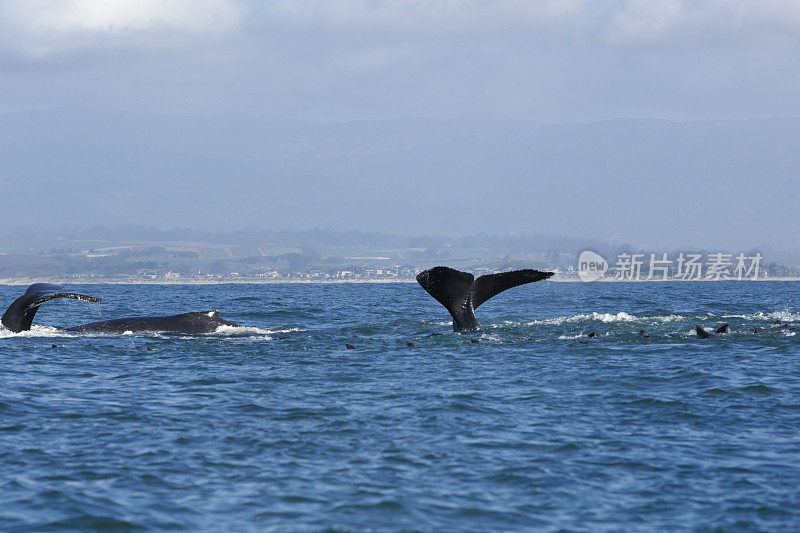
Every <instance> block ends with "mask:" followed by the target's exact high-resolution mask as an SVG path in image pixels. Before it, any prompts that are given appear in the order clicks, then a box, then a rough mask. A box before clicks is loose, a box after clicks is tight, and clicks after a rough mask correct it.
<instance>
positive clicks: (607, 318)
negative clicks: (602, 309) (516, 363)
mask: <svg viewBox="0 0 800 533" xmlns="http://www.w3.org/2000/svg"><path fill="white" fill-rule="evenodd" d="M683 320H687V317H685V316H683V315H654V316H641V317H640V316H636V315H632V314H630V313H627V312H625V311H620V312H619V313H588V314H580V315H573V316H562V317H555V318H546V319H543V320H533V321H531V322H525V323H523V324H522V325H525V326H536V325H543V324H547V325H561V324H574V323H579V322H606V323H612V322H665V323H666V322H680V321H683Z"/></svg>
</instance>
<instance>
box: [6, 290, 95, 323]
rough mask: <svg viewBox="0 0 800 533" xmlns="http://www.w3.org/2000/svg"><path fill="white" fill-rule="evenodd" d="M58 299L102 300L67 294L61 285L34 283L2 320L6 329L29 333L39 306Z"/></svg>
mask: <svg viewBox="0 0 800 533" xmlns="http://www.w3.org/2000/svg"><path fill="white" fill-rule="evenodd" d="M57 298H72V299H73V300H81V301H84V302H95V303H96V302H99V301H100V298H95V297H94V296H87V295H85V294H78V293H75V292H67V291H65V290H64V288H63V287H61V286H60V285H53V284H51V283H34V284H33V285H31V286H30V287H28V290H26V291H25V294H23V295H22V296H20V297H19V298H17V299H16V300H14V302H13V303H12V304H11V305H10V306H9V307H8V309H6V312H5V313H3V317H2V319H0V320H2V323H3V325H4V326H5V327H7V328H8V329H10V330H11V331H13V332H14V333H19V332H20V331H27V330H29V329H31V323H32V322H33V317H34V315H36V311H38V310H39V306H40V305H42V304H43V303H45V302H49V301H50V300H55V299H57Z"/></svg>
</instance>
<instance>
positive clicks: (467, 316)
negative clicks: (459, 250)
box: [417, 266, 553, 331]
mask: <svg viewBox="0 0 800 533" xmlns="http://www.w3.org/2000/svg"><path fill="white" fill-rule="evenodd" d="M552 275H553V272H540V271H538V270H531V269H528V270H515V271H513V272H502V273H499V274H487V275H485V276H480V277H479V278H478V279H475V277H474V276H473V275H472V274H470V273H468V272H461V271H459V270H455V269H453V268H449V267H443V266H437V267H434V268H431V269H430V270H424V271H422V272H420V273H419V274H418V275H417V281H418V282H419V284H420V285H422V288H423V289H425V290H426V291H428V294H430V295H431V296H433V297H434V299H435V300H436V301H437V302H439V303H440V304H442V305H443V306H444V307H445V308H446V309H447V310H448V311H449V312H450V316H452V317H453V329H454V330H455V331H465V330H471V329H478V328H479V327H480V324H478V319H477V318H476V317H475V308H476V307H478V306H479V305H481V304H482V303H484V302H485V301H486V300H488V299H489V298H491V297H493V296H495V295H497V294H499V293H501V292H503V291H504V290H506V289H510V288H511V287H516V286H518V285H524V284H525V283H533V282H534V281H541V280H543V279H547V278H549V277H550V276H552Z"/></svg>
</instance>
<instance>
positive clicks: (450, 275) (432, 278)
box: [417, 266, 478, 331]
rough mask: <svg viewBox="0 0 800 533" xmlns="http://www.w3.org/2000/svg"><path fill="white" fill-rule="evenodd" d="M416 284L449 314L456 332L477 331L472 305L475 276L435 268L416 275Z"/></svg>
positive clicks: (445, 268) (450, 269)
mask: <svg viewBox="0 0 800 533" xmlns="http://www.w3.org/2000/svg"><path fill="white" fill-rule="evenodd" d="M417 282H418V283H419V284H420V285H422V288H423V289H425V290H426V291H428V294H430V295H431V296H433V298H434V299H435V300H436V301H437V302H439V303H440V304H442V305H443V306H444V307H445V309H447V310H448V311H449V312H450V316H452V317H453V328H454V329H455V330H456V331H461V330H468V329H478V319H477V318H475V310H474V307H473V304H472V286H473V284H474V282H475V276H473V275H472V274H470V273H468V272H461V271H460V270H456V269H454V268H450V267H443V266H437V267H433V268H431V269H430V270H423V271H422V272H420V273H419V274H417Z"/></svg>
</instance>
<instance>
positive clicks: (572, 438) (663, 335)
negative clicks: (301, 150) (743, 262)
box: [0, 282, 800, 531]
mask: <svg viewBox="0 0 800 533" xmlns="http://www.w3.org/2000/svg"><path fill="white" fill-rule="evenodd" d="M70 288H71V289H79V290H81V291H82V292H85V293H88V294H92V295H96V296H100V297H102V298H103V303H101V304H88V303H84V302H78V301H72V300H68V301H65V300H61V301H56V302H50V303H48V304H45V305H44V306H43V307H42V308H41V310H40V311H39V314H38V315H37V317H36V320H35V324H37V325H36V326H35V327H34V328H33V330H31V331H30V332H27V333H23V334H16V335H15V334H11V333H9V332H8V331H7V330H0V472H1V473H0V530H3V531H63V530H76V531H125V530H173V529H174V530H190V531H197V530H211V531H222V530H235V531H365V530H381V531H498V530H507V531H519V530H531V529H534V530H542V531H651V530H670V531H671V530H691V531H798V530H800V336H798V335H796V331H794V330H792V329H790V328H783V327H781V326H778V325H775V324H774V321H776V320H780V321H782V322H784V323H788V324H789V326H792V327H794V326H796V327H797V328H798V331H800V304H798V302H800V284H798V283H791V282H763V283H762V282H759V283H753V282H720V283H592V284H579V283H554V282H541V283H536V284H533V285H528V286H523V287H518V288H515V289H512V290H509V291H507V292H506V293H503V294H501V295H499V296H497V297H495V298H494V299H492V300H490V301H489V302H487V303H486V304H484V305H483V306H482V307H481V308H480V309H478V312H477V315H478V319H479V320H480V321H481V324H482V326H483V329H482V330H481V331H479V332H473V333H465V334H455V333H453V332H452V328H451V326H450V321H449V316H448V315H447V312H446V311H445V310H444V308H443V307H441V306H440V305H439V304H438V303H436V302H435V301H434V300H433V299H431V298H430V297H429V296H428V295H427V294H426V293H425V292H424V291H423V290H422V289H421V288H420V287H419V286H417V285H416V284H347V285H314V284H290V285H211V286H190V285H185V286H181V285H169V286H158V285H152V286H134V285H92V286H70ZM23 291H24V287H9V286H0V302H7V303H6V304H3V305H7V304H8V303H10V302H11V301H12V300H13V299H14V298H15V297H16V296H18V295H19V294H21V293H22V292H23ZM213 309H219V310H220V311H221V313H222V316H223V318H226V319H228V320H232V321H234V322H237V323H240V324H242V325H243V326H245V327H243V328H227V329H226V330H225V331H219V332H217V333H214V334H209V335H197V336H179V335H155V334H149V335H148V334H145V335H124V334H120V335H97V334H71V333H65V332H61V331H59V330H58V329H56V326H62V327H66V326H70V325H76V324H80V323H83V322H89V321H94V320H102V319H107V318H114V317H120V316H126V315H134V314H145V315H149V314H173V313H179V312H186V311H203V310H213ZM723 323H728V324H730V325H731V333H730V334H728V335H724V336H720V337H719V338H715V339H708V340H702V339H699V338H697V337H696V335H695V334H694V331H693V326H694V325H695V324H701V325H704V326H706V328H707V329H712V328H713V329H716V327H718V326H719V325H721V324H723ZM752 326H758V327H760V328H761V329H762V331H761V333H758V334H756V333H753V331H752V329H751V327H752ZM640 329H645V330H646V331H647V332H648V333H649V335H650V336H649V337H648V338H644V337H641V336H640V335H639V334H638V331H639V330H640ZM591 332H599V333H601V334H602V337H598V338H589V337H588V334H589V333H591ZM473 340H477V341H478V342H477V343H476V342H473ZM408 342H411V343H413V344H414V345H415V346H414V347H408V346H407V345H406V343H408ZM345 344H352V345H353V346H355V349H350V350H348V349H345ZM54 345H55V346H54Z"/></svg>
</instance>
